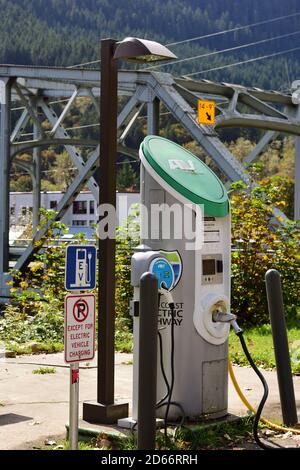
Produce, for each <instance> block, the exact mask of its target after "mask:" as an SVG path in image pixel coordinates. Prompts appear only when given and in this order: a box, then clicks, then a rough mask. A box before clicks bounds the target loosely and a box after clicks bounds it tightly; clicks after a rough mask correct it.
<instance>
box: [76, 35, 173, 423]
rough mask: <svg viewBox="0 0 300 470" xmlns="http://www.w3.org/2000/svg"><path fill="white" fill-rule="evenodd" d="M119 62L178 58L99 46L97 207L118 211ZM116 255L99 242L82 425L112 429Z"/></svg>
mask: <svg viewBox="0 0 300 470" xmlns="http://www.w3.org/2000/svg"><path fill="white" fill-rule="evenodd" d="M119 59H123V60H126V61H134V62H152V61H157V60H169V59H176V56H175V55H174V54H173V52H171V51H170V50H169V49H167V48H166V47H165V46H163V45H161V44H159V43H157V42H154V41H149V40H146V39H139V38H132V37H128V38H125V39H124V40H123V41H117V40H115V39H103V40H102V41H101V103H100V154H101V157H100V164H99V170H100V177H99V188H100V197H99V205H100V206H102V205H104V204H105V205H107V204H109V205H111V206H113V207H116V156H117V112H118V68H117V63H118V60H119ZM102 207H103V206H102ZM106 207H107V206H106ZM105 215H106V214H105ZM103 216H104V215H102V217H103ZM110 233H111V230H110ZM115 249H116V242H115V238H112V237H107V238H105V239H101V237H99V254H98V256H99V281H98V282H99V284H98V374H97V401H89V402H85V403H84V404H83V419H84V420H85V421H88V422H94V423H114V422H116V421H117V420H118V419H120V418H124V417H126V416H128V404H127V403H123V404H116V403H115V401H114V372H115V363H114V360H115V357H114V356H115Z"/></svg>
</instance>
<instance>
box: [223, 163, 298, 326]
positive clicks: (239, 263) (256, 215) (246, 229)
mask: <svg viewBox="0 0 300 470" xmlns="http://www.w3.org/2000/svg"><path fill="white" fill-rule="evenodd" d="M259 174H260V167H259V166H257V165H256V166H254V168H252V169H251V170H250V177H251V185H250V187H246V186H245V185H244V184H243V183H240V182H238V183H233V184H232V188H231V208H232V243H233V245H234V247H235V250H234V252H233V253H232V312H233V313H235V314H236V315H238V317H239V318H242V319H243V320H244V324H247V325H249V326H251V325H262V324H263V323H268V322H269V316H268V308H267V299H266V291H265V273H266V271H267V270H268V269H271V268H274V269H277V270H278V271H279V272H280V275H281V280H282V289H283V295H284V303H285V307H286V313H287V317H288V318H289V319H291V318H292V317H295V316H296V314H297V308H298V307H299V306H300V298H299V275H300V265H299V260H300V258H299V242H300V226H299V222H295V221H286V223H285V224H283V225H281V224H280V223H279V222H281V221H282V220H281V219H280V217H277V218H275V217H274V215H273V213H272V208H273V207H274V206H275V207H278V208H281V209H282V208H283V207H285V205H286V201H285V199H284V196H283V194H282V187H281V185H280V184H278V180H277V178H275V179H274V180H273V179H269V180H268V181H267V184H264V183H263V182H262V183H260V184H259V185H257V186H256V185H255V184H254V183H255V181H256V180H257V178H258V177H259Z"/></svg>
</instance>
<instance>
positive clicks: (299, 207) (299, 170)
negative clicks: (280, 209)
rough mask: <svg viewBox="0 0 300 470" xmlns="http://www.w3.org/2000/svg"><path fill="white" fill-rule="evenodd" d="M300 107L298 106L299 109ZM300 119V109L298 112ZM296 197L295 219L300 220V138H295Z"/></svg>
mask: <svg viewBox="0 0 300 470" xmlns="http://www.w3.org/2000/svg"><path fill="white" fill-rule="evenodd" d="M299 106H300V105H298V108H299ZM297 117H298V119H299V117H300V108H299V109H298V111H297ZM295 140H296V145H295V195H294V219H295V220H300V137H295Z"/></svg>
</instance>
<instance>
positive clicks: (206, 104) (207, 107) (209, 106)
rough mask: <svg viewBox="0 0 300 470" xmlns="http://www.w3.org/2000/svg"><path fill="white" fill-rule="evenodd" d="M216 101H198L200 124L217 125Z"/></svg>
mask: <svg viewBox="0 0 300 470" xmlns="http://www.w3.org/2000/svg"><path fill="white" fill-rule="evenodd" d="M215 108H216V104H215V102H214V101H207V100H198V122H199V124H206V125H213V124H214V123H215Z"/></svg>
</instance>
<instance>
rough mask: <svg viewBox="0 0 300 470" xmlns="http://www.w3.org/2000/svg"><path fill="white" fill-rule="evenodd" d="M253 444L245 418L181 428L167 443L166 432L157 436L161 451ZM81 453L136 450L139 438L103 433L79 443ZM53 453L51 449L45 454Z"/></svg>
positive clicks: (65, 443)
mask: <svg viewBox="0 0 300 470" xmlns="http://www.w3.org/2000/svg"><path fill="white" fill-rule="evenodd" d="M246 442H252V418H251V417H247V418H242V419H240V420H238V421H236V422H227V423H226V422H225V423H216V424H213V425H209V426H208V425H207V424H205V425H204V426H201V424H199V425H194V426H192V427H189V428H188V427H184V426H183V427H181V428H178V430H177V431H176V433H175V437H169V438H168V440H167V441H166V440H165V437H164V435H163V431H162V430H161V431H159V432H157V434H156V449H157V450H200V449H207V450H213V449H228V448H232V447H235V446H238V445H242V446H243V445H245V443H246ZM59 444H62V445H63V450H67V449H69V442H68V441H61V442H59ZM61 447H62V446H61ZM78 448H79V450H98V449H99V450H100V449H101V450H136V449H137V441H136V436H130V437H126V438H125V437H118V436H112V435H109V434H105V433H100V434H99V435H98V437H97V438H92V439H91V440H90V441H89V442H79V445H78ZM46 449H48V450H51V447H47V448H45V450H46Z"/></svg>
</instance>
